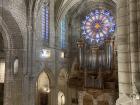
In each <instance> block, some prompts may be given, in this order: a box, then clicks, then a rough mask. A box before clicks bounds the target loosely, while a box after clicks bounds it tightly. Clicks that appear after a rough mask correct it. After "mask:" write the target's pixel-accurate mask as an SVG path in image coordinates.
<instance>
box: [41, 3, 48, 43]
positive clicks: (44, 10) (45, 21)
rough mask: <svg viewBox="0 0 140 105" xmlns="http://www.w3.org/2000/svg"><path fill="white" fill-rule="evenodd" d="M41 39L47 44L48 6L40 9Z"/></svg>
mask: <svg viewBox="0 0 140 105" xmlns="http://www.w3.org/2000/svg"><path fill="white" fill-rule="evenodd" d="M42 37H43V39H44V40H45V41H46V42H47V43H48V41H49V9H48V5H44V6H43V7H42Z"/></svg>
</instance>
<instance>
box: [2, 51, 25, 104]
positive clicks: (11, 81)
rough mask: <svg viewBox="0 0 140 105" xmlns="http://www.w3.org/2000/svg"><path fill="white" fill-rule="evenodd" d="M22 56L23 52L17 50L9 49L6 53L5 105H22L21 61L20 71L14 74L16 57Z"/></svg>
mask: <svg viewBox="0 0 140 105" xmlns="http://www.w3.org/2000/svg"><path fill="white" fill-rule="evenodd" d="M18 53H20V54H19V55H20V56H21V55H22V51H19V50H17V49H8V50H7V51H6V63H5V64H6V65H5V67H6V68H5V82H4V105H22V76H21V74H22V65H21V62H22V61H21V59H19V60H20V63H19V65H18V66H19V70H18V73H17V74H14V72H13V67H14V57H15V55H17V54H18ZM19 58H20V57H19Z"/></svg>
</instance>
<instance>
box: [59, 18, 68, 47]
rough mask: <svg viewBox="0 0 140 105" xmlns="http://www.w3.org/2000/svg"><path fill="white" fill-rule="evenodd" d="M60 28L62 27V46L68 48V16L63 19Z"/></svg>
mask: <svg viewBox="0 0 140 105" xmlns="http://www.w3.org/2000/svg"><path fill="white" fill-rule="evenodd" d="M60 28H61V32H60V34H61V38H60V39H61V48H66V43H65V42H66V31H67V24H66V17H64V18H63V19H62V20H61V23H60Z"/></svg>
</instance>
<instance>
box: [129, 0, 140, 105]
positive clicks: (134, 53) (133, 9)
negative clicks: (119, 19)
mask: <svg viewBox="0 0 140 105" xmlns="http://www.w3.org/2000/svg"><path fill="white" fill-rule="evenodd" d="M129 15H130V16H129V21H130V22H129V24H130V26H129V27H130V31H129V34H130V39H129V40H130V52H131V55H130V58H131V75H132V78H131V79H132V80H131V82H132V93H131V96H132V99H133V102H132V104H133V105H138V104H137V99H136V95H138V89H137V86H136V84H138V82H139V79H138V77H139V76H140V73H139V72H138V69H139V62H138V58H139V57H138V56H139V52H138V24H137V0H129Z"/></svg>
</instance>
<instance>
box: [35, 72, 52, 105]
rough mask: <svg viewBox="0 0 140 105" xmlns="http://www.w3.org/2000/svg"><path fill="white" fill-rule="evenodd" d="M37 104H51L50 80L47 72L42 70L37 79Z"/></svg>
mask: <svg viewBox="0 0 140 105" xmlns="http://www.w3.org/2000/svg"><path fill="white" fill-rule="evenodd" d="M36 86H37V104H36V105H49V93H50V81H49V77H48V75H47V74H46V73H45V72H42V73H41V74H40V75H39V77H38V80H37V83H36Z"/></svg>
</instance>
